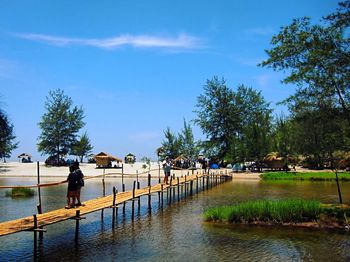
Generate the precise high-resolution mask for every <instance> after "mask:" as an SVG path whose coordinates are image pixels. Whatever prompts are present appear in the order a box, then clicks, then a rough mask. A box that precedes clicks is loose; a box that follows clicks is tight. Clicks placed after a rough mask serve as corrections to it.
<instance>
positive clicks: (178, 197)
mask: <svg viewBox="0 0 350 262" xmlns="http://www.w3.org/2000/svg"><path fill="white" fill-rule="evenodd" d="M179 201H180V178H177V202H179Z"/></svg>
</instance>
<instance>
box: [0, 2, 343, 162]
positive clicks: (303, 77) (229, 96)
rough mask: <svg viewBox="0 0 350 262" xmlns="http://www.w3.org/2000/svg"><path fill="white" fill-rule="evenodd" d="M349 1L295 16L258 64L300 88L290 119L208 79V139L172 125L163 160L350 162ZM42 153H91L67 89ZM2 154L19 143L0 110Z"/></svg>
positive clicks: (256, 97)
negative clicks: (316, 18)
mask: <svg viewBox="0 0 350 262" xmlns="http://www.w3.org/2000/svg"><path fill="white" fill-rule="evenodd" d="M349 25H350V1H349V0H348V1H344V2H340V3H339V4H338V8H337V9H336V10H335V11H334V12H333V13H331V14H329V15H327V16H325V17H324V18H322V20H321V21H320V22H319V23H317V24H312V22H311V19H310V18H308V17H303V18H298V19H294V20H293V21H292V23H291V24H290V25H287V26H284V27H282V28H281V30H280V32H279V33H278V34H277V35H275V36H273V37H272V40H271V48H270V49H268V50H266V54H267V56H268V58H267V59H266V60H265V61H262V62H261V63H260V64H259V66H261V67H265V68H270V69H273V70H274V71H283V72H285V73H286V77H285V78H284V79H283V81H282V83H285V84H290V83H292V84H295V85H296V91H295V93H294V94H292V95H291V96H289V97H288V98H286V99H285V100H283V101H281V103H282V104H285V105H287V107H288V110H289V114H288V115H287V116H283V115H280V116H274V115H273V110H272V109H271V108H270V103H269V102H267V101H266V100H265V98H264V97H263V96H262V94H261V92H259V91H257V90H255V89H253V88H252V87H247V86H245V85H239V86H238V87H237V88H236V89H235V90H234V89H233V88H230V87H228V86H227V84H226V81H225V79H224V78H219V77H217V76H215V77H213V78H211V79H208V80H207V81H206V83H205V84H204V86H203V92H202V94H200V95H199V96H198V97H197V104H196V105H195V109H194V112H195V113H196V115H197V116H196V118H195V119H194V120H193V124H196V125H198V126H199V127H200V128H201V130H202V132H203V134H204V135H205V139H204V140H203V141H195V139H194V136H193V132H192V127H191V124H189V123H188V122H186V120H184V127H183V129H182V130H181V132H180V133H178V134H176V133H174V132H173V131H172V130H171V129H170V127H168V128H167V129H166V130H165V131H164V140H163V141H162V143H161V147H160V148H158V149H157V154H158V156H159V157H160V158H162V157H165V156H169V157H171V158H176V157H177V156H179V155H184V156H187V157H189V158H194V157H196V156H198V154H199V152H203V153H204V154H205V155H206V156H207V157H209V158H211V159H212V160H214V161H216V162H220V163H222V164H224V163H234V162H243V161H255V162H258V163H259V162H262V160H263V158H264V157H265V156H266V155H267V154H268V153H269V152H277V153H278V154H279V155H280V156H281V157H284V158H285V159H287V160H288V159H291V158H293V157H294V158H295V157H297V156H302V157H303V158H304V160H305V162H306V164H308V165H310V166H312V167H319V168H322V167H324V166H327V165H334V160H335V159H339V158H346V157H348V159H349V163H350V153H349V152H350V86H349V81H350V75H349V74H350V40H349V34H350V33H349ZM45 109H46V113H45V114H44V115H43V116H42V119H41V121H40V122H39V127H40V128H41V130H42V133H41V135H40V136H39V138H38V151H39V152H41V153H42V154H48V155H50V156H56V158H57V161H58V162H59V160H60V158H62V157H63V156H64V155H67V154H71V155H76V156H79V157H80V159H81V160H82V158H83V157H84V156H86V155H87V154H88V153H89V152H91V149H92V146H91V143H90V140H89V137H88V135H87V133H86V132H85V133H83V134H82V135H81V136H79V135H78V133H79V131H80V129H81V128H83V127H84V125H85V123H84V121H83V118H84V114H83V109H82V108H81V107H76V106H73V103H72V99H71V98H70V97H68V96H66V95H65V94H64V92H63V91H62V90H59V89H58V90H55V91H50V92H49V96H48V97H47V98H46V103H45ZM0 127H1V130H0V157H2V158H5V157H9V156H10V154H11V152H12V151H13V150H14V149H15V148H16V147H17V146H18V143H17V142H15V138H16V137H15V135H14V132H13V128H14V127H13V125H12V124H11V123H10V121H9V119H8V117H7V115H6V112H5V111H4V110H3V109H1V108H0Z"/></svg>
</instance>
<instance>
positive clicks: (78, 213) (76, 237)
mask: <svg viewBox="0 0 350 262" xmlns="http://www.w3.org/2000/svg"><path fill="white" fill-rule="evenodd" d="M79 220H80V210H77V211H76V213H75V242H78V237H79Z"/></svg>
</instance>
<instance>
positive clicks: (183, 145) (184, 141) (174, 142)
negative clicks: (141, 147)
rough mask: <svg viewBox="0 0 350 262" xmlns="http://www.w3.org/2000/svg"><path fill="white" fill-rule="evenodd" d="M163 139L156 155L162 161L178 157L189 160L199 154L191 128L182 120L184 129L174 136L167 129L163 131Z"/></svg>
mask: <svg viewBox="0 0 350 262" xmlns="http://www.w3.org/2000/svg"><path fill="white" fill-rule="evenodd" d="M164 136H165V139H164V140H163V141H162V146H161V147H160V148H158V149H157V155H158V156H159V157H160V158H161V159H164V158H165V157H167V156H168V157H170V158H171V159H175V158H176V157H178V156H180V155H184V156H186V157H189V158H192V159H193V158H196V157H197V156H198V154H199V143H198V142H196V141H195V140H194V136H193V131H192V127H191V125H190V124H187V122H186V120H185V119H184V127H183V129H182V130H181V132H180V133H178V134H176V133H174V132H172V131H171V130H170V128H169V127H168V128H167V129H166V130H165V131H164Z"/></svg>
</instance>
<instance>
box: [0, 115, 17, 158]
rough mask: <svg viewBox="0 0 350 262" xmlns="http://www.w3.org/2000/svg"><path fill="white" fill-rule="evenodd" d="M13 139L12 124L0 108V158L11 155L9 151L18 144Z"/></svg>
mask: <svg viewBox="0 0 350 262" xmlns="http://www.w3.org/2000/svg"><path fill="white" fill-rule="evenodd" d="M15 139H16V136H15V135H14V132H13V124H11V123H10V121H9V119H8V117H7V114H6V113H5V112H4V111H3V110H2V109H1V108H0V158H7V157H10V156H11V152H12V151H13V150H14V149H16V148H17V146H18V142H14V140H15Z"/></svg>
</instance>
